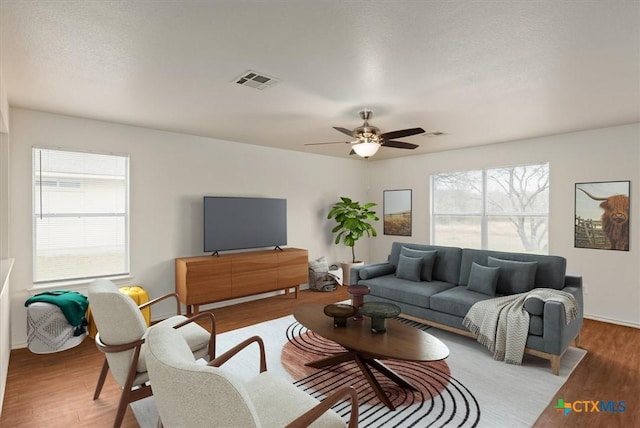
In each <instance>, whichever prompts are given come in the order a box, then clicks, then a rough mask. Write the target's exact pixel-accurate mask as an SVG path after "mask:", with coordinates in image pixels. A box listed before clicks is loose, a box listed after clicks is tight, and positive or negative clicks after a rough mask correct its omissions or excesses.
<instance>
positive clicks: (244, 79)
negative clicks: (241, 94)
mask: <svg viewBox="0 0 640 428" xmlns="http://www.w3.org/2000/svg"><path fill="white" fill-rule="evenodd" d="M233 81H234V82H235V83H237V84H238V85H242V86H250V87H252V88H256V89H260V90H261V91H262V90H264V89H267V88H270V87H272V86H273V85H276V84H277V83H279V82H280V81H279V80H278V79H276V78H275V77H271V76H267V75H266V74H264V73H258V72H256V71H253V70H247V71H245V72H244V73H242V74H241V75H239V76H238V77H236V78H235V79H233Z"/></svg>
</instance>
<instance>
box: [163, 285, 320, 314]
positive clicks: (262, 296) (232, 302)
mask: <svg viewBox="0 0 640 428" xmlns="http://www.w3.org/2000/svg"><path fill="white" fill-rule="evenodd" d="M308 288H309V285H308V284H302V285H301V286H300V288H299V290H306V289H308ZM290 290H293V287H291V289H290ZM289 293H293V291H289ZM282 294H284V290H278V291H270V292H269V293H262V294H256V295H253V296H247V297H239V298H237V299H231V300H225V301H223V302H217V303H212V304H210V305H200V308H199V309H200V311H201V312H202V311H207V310H211V309H216V308H223V307H225V306H231V305H237V304H239V303H245V302H251V301H253V300H259V299H265V298H267V297H275V296H279V295H282ZM174 315H175V313H165V314H154V313H153V311H152V316H151V320H152V321H161V320H163V319H166V318H169V317H171V316H174Z"/></svg>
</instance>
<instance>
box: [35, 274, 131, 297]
mask: <svg viewBox="0 0 640 428" xmlns="http://www.w3.org/2000/svg"><path fill="white" fill-rule="evenodd" d="M95 279H96V278H93V279H76V280H69V281H55V282H47V283H43V284H34V285H33V287H32V288H29V289H28V290H27V291H28V292H29V293H30V294H31V295H32V296H33V295H35V294H38V293H42V292H43V291H51V290H61V289H64V290H70V291H79V292H86V290H87V289H88V288H89V284H91V283H92V282H93V281H94V280H95ZM104 279H108V280H109V281H113V283H114V284H116V285H117V286H118V287H121V286H124V285H129V284H130V283H131V280H133V279H134V277H133V276H131V275H119V276H112V277H105V278H104Z"/></svg>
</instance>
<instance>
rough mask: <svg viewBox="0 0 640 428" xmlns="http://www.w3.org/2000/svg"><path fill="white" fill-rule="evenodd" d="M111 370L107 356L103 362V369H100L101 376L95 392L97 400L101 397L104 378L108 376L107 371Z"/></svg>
mask: <svg viewBox="0 0 640 428" xmlns="http://www.w3.org/2000/svg"><path fill="white" fill-rule="evenodd" d="M108 371H109V363H108V362H107V358H106V357H105V359H104V363H103V364H102V371H100V377H99V378H98V384H97V385H96V392H94V393H93V399H94V400H97V399H98V397H100V392H101V391H102V387H103V386H104V380H105V379H106V378H107V372H108Z"/></svg>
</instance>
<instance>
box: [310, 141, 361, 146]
mask: <svg viewBox="0 0 640 428" xmlns="http://www.w3.org/2000/svg"><path fill="white" fill-rule="evenodd" d="M324 144H351V142H349V141H334V142H332V143H307V144H305V146H321V145H324Z"/></svg>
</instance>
